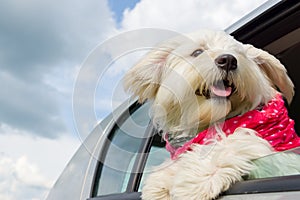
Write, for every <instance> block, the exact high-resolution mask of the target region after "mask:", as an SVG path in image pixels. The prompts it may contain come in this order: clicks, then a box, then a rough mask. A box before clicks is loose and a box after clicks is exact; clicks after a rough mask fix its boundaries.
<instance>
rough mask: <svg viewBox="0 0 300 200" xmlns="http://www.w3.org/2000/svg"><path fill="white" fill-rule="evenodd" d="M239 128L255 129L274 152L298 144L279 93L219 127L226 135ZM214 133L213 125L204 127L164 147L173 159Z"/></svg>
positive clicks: (292, 121) (291, 122) (292, 122)
mask: <svg viewBox="0 0 300 200" xmlns="http://www.w3.org/2000/svg"><path fill="white" fill-rule="evenodd" d="M239 127H243V128H249V129H253V130H255V131H256V132H257V133H258V136H260V137H261V138H263V139H265V140H267V141H268V142H269V143H270V144H271V145H272V147H273V148H274V149H275V150H276V151H284V150H288V149H291V148H295V147H298V146H300V138H299V137H298V136H297V134H296V132H295V129H294V120H292V119H290V118H289V116H288V112H287V109H286V107H285V105H284V101H283V99H282V97H281V95H280V94H277V95H276V97H275V98H274V99H272V100H271V101H270V102H268V104H267V105H265V106H263V107H262V109H260V110H258V109H257V110H251V111H249V112H247V113H245V114H243V115H239V116H236V117H233V118H230V119H228V120H226V121H225V122H224V124H223V128H222V129H223V131H224V133H225V134H226V135H230V134H232V133H233V132H234V131H235V129H237V128H239ZM215 132H216V131H215V129H214V128H209V129H206V130H204V131H202V132H200V133H198V135H197V136H196V137H195V138H193V139H191V140H190V141H188V142H186V143H185V144H184V145H183V146H182V147H179V148H177V149H174V148H173V147H172V146H171V145H170V144H169V143H168V141H167V145H166V148H167V150H168V151H169V152H170V153H171V157H172V159H176V158H177V157H178V155H180V154H181V153H183V152H185V151H186V150H189V149H190V145H191V144H193V143H198V144H204V143H205V141H207V140H208V139H211V138H212V135H214V133H215ZM208 133H209V134H208Z"/></svg>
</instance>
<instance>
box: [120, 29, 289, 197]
mask: <svg viewBox="0 0 300 200" xmlns="http://www.w3.org/2000/svg"><path fill="white" fill-rule="evenodd" d="M197 49H199V50H201V51H200V52H199V55H196V54H195V50H197ZM193 52H194V53H193ZM201 52H202V53H201ZM200 53H201V54H200ZM225 54H227V55H228V54H230V55H232V56H234V57H235V58H236V61H237V66H236V67H237V68H236V69H235V70H224V69H221V68H220V67H217V65H216V58H218V57H219V56H220V55H225ZM225 81H226V84H227V86H228V85H230V86H232V87H234V88H231V89H232V91H231V94H230V96H227V97H226V98H223V97H222V98H219V97H218V96H215V95H214V94H212V91H211V90H212V86H214V85H218V86H217V87H219V88H220V87H222V86H220V82H221V83H224V84H225ZM124 82H125V88H126V89H127V90H129V91H130V92H132V93H133V94H134V95H136V96H138V97H139V101H140V102H144V101H145V100H147V99H149V100H153V106H152V118H153V122H154V123H155V124H156V125H157V126H158V128H159V129H162V130H163V131H164V133H168V135H169V136H171V137H172V138H185V137H189V138H192V137H194V136H195V135H196V134H197V133H198V132H200V131H202V130H204V129H206V128H208V127H211V126H214V125H215V124H219V122H220V121H222V120H225V119H227V118H230V117H233V116H236V115H240V114H243V113H245V112H247V111H249V110H252V109H255V108H256V107H258V106H259V105H261V104H266V103H267V102H269V101H270V100H271V99H272V98H274V97H275V95H276V94H277V93H278V91H277V89H278V90H279V91H280V92H281V93H282V95H283V96H284V97H285V98H286V99H287V101H288V102H291V100H292V97H293V95H294V90H293V83H292V82H291V80H290V79H289V77H288V76H287V73H286V69H285V68H284V66H283V65H282V64H281V63H280V62H279V61H278V60H277V59H276V58H275V57H274V56H272V55H270V54H269V53H267V52H265V51H263V50H260V49H257V48H255V47H253V46H252V45H244V44H242V43H240V42H238V41H236V40H235V39H234V38H233V37H231V36H229V35H228V34H226V33H225V32H223V31H209V30H203V31H200V32H197V33H193V34H189V35H186V36H178V37H176V38H173V39H170V40H169V41H166V42H164V43H162V44H160V45H159V46H158V47H157V48H155V49H153V50H152V51H150V52H149V53H148V54H147V55H146V56H145V57H144V58H143V59H142V60H141V61H140V62H139V63H137V64H136V65H135V66H134V67H133V68H132V69H130V70H129V71H128V73H127V74H126V75H125V79H124ZM227 86H223V91H225V89H224V88H225V87H227ZM220 90H222V89H220ZM226 95H228V94H226ZM217 129H218V130H219V133H218V134H217V135H218V136H217V137H218V138H222V139H221V140H219V139H218V140H216V141H215V142H213V143H210V145H199V144H194V145H193V146H192V150H191V151H187V152H185V153H184V154H182V155H180V156H179V158H178V159H176V160H171V159H170V160H168V161H166V162H165V163H163V164H162V165H161V166H159V167H158V168H157V169H156V170H155V172H154V173H152V174H151V175H149V177H148V179H147V180H146V182H145V185H144V187H143V191H142V198H143V199H144V200H158V199H161V200H162V199H172V200H175V199H178V200H182V199H195V200H196V199H197V200H198V199H199V200H202V199H213V198H216V197H217V196H218V195H219V194H220V193H221V192H222V191H225V190H226V189H228V188H229V186H230V185H231V184H232V183H234V182H236V181H239V180H241V179H242V176H243V175H245V174H248V173H249V171H250V170H251V169H253V165H252V164H251V162H250V161H251V160H253V159H255V158H259V157H262V156H265V155H268V154H271V153H272V152H274V150H273V149H272V147H271V146H270V144H269V143H268V142H267V141H265V140H263V139H262V138H260V137H258V136H257V135H256V133H255V131H253V130H250V129H246V128H238V129H236V130H235V132H234V133H233V134H231V135H229V136H228V137H226V136H225V135H224V133H222V131H221V130H220V129H219V128H218V127H217Z"/></svg>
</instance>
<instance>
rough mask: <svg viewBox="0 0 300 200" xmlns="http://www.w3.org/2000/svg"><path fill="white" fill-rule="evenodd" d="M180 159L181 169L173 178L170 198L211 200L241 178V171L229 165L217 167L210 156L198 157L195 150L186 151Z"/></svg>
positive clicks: (175, 199) (173, 199) (178, 199)
mask: <svg viewBox="0 0 300 200" xmlns="http://www.w3.org/2000/svg"><path fill="white" fill-rule="evenodd" d="M187 154H188V155H187V156H184V157H183V159H182V160H181V161H182V163H181V164H182V165H181V167H182V170H181V171H179V172H178V173H177V174H176V176H175V178H174V185H173V188H172V190H171V197H172V198H171V199H172V200H181V199H189V200H211V199H215V198H217V197H218V196H219V195H220V193H222V192H223V191H225V190H227V189H228V188H229V187H230V186H231V185H232V183H234V182H237V181H239V180H241V179H242V176H241V173H239V172H238V171H236V170H235V169H233V168H232V167H231V166H228V167H224V166H222V167H219V166H217V165H216V163H214V162H212V161H211V158H199V154H197V153H195V151H192V152H188V153H187Z"/></svg>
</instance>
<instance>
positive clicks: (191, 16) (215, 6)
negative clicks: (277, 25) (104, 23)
mask: <svg viewBox="0 0 300 200" xmlns="http://www.w3.org/2000/svg"><path fill="white" fill-rule="evenodd" d="M265 1H266V0H253V1H240V0H233V1H230V2H228V1H224V0H211V1H204V0H202V1H199V0H189V1H186V0H176V1H174V0H164V1H160V0H142V1H141V2H139V3H138V4H137V5H136V7H135V8H134V9H132V10H129V9H127V10H125V12H124V19H123V21H122V27H123V28H124V29H126V30H129V29H135V28H141V27H152V28H153V27H156V28H165V29H171V30H176V31H180V32H182V33H186V32H190V31H195V30H198V29H200V28H213V29H224V28H226V27H227V26H229V25H230V24H232V23H234V22H235V21H237V20H238V19H240V18H241V17H242V16H243V15H245V14H246V13H248V12H249V11H250V10H251V9H254V8H256V7H258V6H259V5H261V4H262V3H263V2H265Z"/></svg>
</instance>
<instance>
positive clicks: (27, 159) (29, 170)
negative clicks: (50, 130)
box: [0, 124, 80, 200]
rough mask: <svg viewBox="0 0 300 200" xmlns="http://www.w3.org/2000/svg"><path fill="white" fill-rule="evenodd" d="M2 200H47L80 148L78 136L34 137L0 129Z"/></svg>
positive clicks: (1, 127) (0, 193) (0, 197)
mask: <svg viewBox="0 0 300 200" xmlns="http://www.w3.org/2000/svg"><path fill="white" fill-rule="evenodd" d="M0 132H1V134H0V199H1V200H15V199H30V200H31V199H44V198H42V197H45V195H46V194H47V193H48V191H49V189H50V188H51V187H52V185H53V184H54V182H55V181H56V180H57V178H58V177H59V175H60V174H61V172H62V170H63V169H64V167H65V166H66V165H67V162H68V161H69V160H70V158H71V157H72V155H73V154H74V153H75V151H76V150H77V148H78V147H79V145H80V140H79V139H77V138H75V137H70V136H62V137H60V138H59V139H56V140H54V139H47V138H39V137H33V136H30V135H28V134H26V133H23V132H22V131H20V130H17V129H14V128H12V127H9V126H8V125H6V124H1V126H0Z"/></svg>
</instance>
